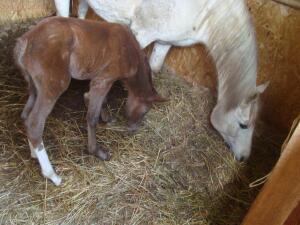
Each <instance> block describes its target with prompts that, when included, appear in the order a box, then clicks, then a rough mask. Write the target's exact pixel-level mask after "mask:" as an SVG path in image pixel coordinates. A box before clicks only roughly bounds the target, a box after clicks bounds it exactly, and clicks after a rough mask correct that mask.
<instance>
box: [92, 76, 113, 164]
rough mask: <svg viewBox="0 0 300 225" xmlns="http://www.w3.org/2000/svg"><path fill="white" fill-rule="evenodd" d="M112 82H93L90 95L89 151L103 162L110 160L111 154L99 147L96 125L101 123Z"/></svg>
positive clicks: (102, 80)
mask: <svg viewBox="0 0 300 225" xmlns="http://www.w3.org/2000/svg"><path fill="white" fill-rule="evenodd" d="M112 83H113V82H112V81H111V80H105V79H97V78H96V79H95V80H92V81H91V84H90V91H89V93H88V112H87V125H88V150H89V153H90V154H93V155H95V156H97V157H99V158H100V159H102V160H109V158H110V155H109V153H108V152H107V151H106V150H104V149H103V148H101V147H100V146H98V145H97V139H96V125H97V123H98V121H99V115H100V112H101V108H102V104H103V101H104V99H105V97H106V95H107V93H108V91H109V89H110V88H111V86H112Z"/></svg>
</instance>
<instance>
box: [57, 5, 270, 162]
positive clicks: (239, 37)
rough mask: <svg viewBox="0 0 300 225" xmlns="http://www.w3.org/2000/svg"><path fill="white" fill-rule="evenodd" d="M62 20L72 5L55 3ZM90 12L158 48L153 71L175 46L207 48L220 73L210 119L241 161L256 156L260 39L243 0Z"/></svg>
mask: <svg viewBox="0 0 300 225" xmlns="http://www.w3.org/2000/svg"><path fill="white" fill-rule="evenodd" d="M55 3H56V7H57V11H58V15H60V16H68V15H69V0H55ZM88 6H90V7H91V8H93V10H94V11H95V12H96V13H97V14H98V15H100V16H101V17H102V18H103V19H105V20H107V21H109V22H117V23H123V24H126V25H128V26H129V27H130V28H131V30H132V31H133V33H134V34H135V35H136V38H137V40H138V42H139V43H140V46H141V48H145V47H146V46H148V45H149V44H150V43H152V42H155V44H154V48H153V52H152V55H151V57H150V65H151V68H152V70H153V71H154V72H157V71H159V70H160V69H161V67H162V65H163V62H164V59H165V57H166V55H167V53H168V51H169V49H170V47H171V46H172V45H175V46H188V45H193V44H196V43H202V44H204V45H205V46H206V47H207V48H208V50H209V51H210V54H211V55H212V57H213V59H214V61H215V64H216V68H217V72H218V98H217V104H216V106H215V107H214V109H213V112H212V114H211V122H212V125H213V126H214V128H215V129H216V130H217V131H218V132H219V133H220V134H221V135H222V137H223V138H224V139H225V141H226V142H227V143H228V145H229V146H230V148H231V150H232V151H233V152H234V155H235V158H236V159H237V160H246V159H247V158H248V157H249V155H250V152H251V143H252V136H253V131H254V126H255V120H256V116H257V112H258V97H259V95H260V94H261V93H262V92H263V91H264V90H265V89H266V87H267V84H263V85H260V86H256V76H257V49H256V48H257V47H256V37H255V32H254V29H253V25H252V22H251V18H250V15H249V12H248V10H247V6H246V4H245V2H244V0H226V1H224V0H184V1H183V0H168V1H161V0H81V2H80V5H79V12H78V14H79V17H80V18H84V17H85V15H86V13H87V9H88Z"/></svg>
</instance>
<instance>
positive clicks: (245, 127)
mask: <svg viewBox="0 0 300 225" xmlns="http://www.w3.org/2000/svg"><path fill="white" fill-rule="evenodd" d="M239 126H240V128H241V129H248V125H247V124H243V123H239Z"/></svg>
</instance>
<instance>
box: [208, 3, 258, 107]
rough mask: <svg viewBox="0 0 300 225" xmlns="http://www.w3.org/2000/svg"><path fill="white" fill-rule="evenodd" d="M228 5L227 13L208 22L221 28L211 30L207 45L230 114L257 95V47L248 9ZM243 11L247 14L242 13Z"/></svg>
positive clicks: (220, 99)
mask: <svg viewBox="0 0 300 225" xmlns="http://www.w3.org/2000/svg"><path fill="white" fill-rule="evenodd" d="M227 1H228V4H224V5H223V7H224V8H223V13H220V14H219V15H213V16H208V18H207V19H208V20H209V23H210V24H211V23H214V24H218V26H214V29H213V30H210V31H211V33H210V36H209V39H208V41H207V43H206V45H207V47H208V49H209V51H210V54H211V55H212V57H213V58H214V60H215V64H216V67H217V72H218V101H224V105H225V106H226V109H227V110H230V109H231V108H234V107H237V106H238V105H239V104H240V103H241V102H242V101H243V100H245V99H249V98H251V97H253V95H255V93H256V92H255V87H256V74H257V47H256V38H255V31H254V29H253V25H252V22H251V19H250V16H248V13H247V12H246V10H247V9H246V7H245V6H244V5H243V4H239V3H241V1H235V0H231V1H230V0H227ZM236 7H239V8H238V10H237V8H236ZM234 10H237V13H236V16H235V17H234V16H232V15H235V14H234V13H232V12H233V11H234ZM241 10H243V12H244V13H240V12H241ZM226 11H228V13H229V12H230V14H231V16H228V15H227V14H226ZM211 15H212V14H211Z"/></svg>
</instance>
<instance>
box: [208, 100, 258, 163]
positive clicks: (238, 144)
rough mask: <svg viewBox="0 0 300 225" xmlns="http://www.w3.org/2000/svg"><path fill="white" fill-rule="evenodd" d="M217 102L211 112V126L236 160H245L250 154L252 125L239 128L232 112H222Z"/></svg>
mask: <svg viewBox="0 0 300 225" xmlns="http://www.w3.org/2000/svg"><path fill="white" fill-rule="evenodd" d="M222 108H223V107H222V106H221V105H220V104H217V105H216V107H215V108H214V110H213V112H212V114H211V123H212V125H213V127H214V128H215V129H216V130H217V131H218V132H219V133H220V134H221V136H222V137H223V139H224V140H225V142H226V143H227V144H228V145H229V147H230V149H231V151H232V152H233V153H234V157H235V159H236V160H238V161H245V160H247V159H248V158H249V156H250V154H251V143H252V136H253V130H254V127H249V128H248V129H241V128H240V127H239V124H238V121H236V120H235V119H234V116H233V115H234V114H233V112H228V113H224V111H223V110H222Z"/></svg>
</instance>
